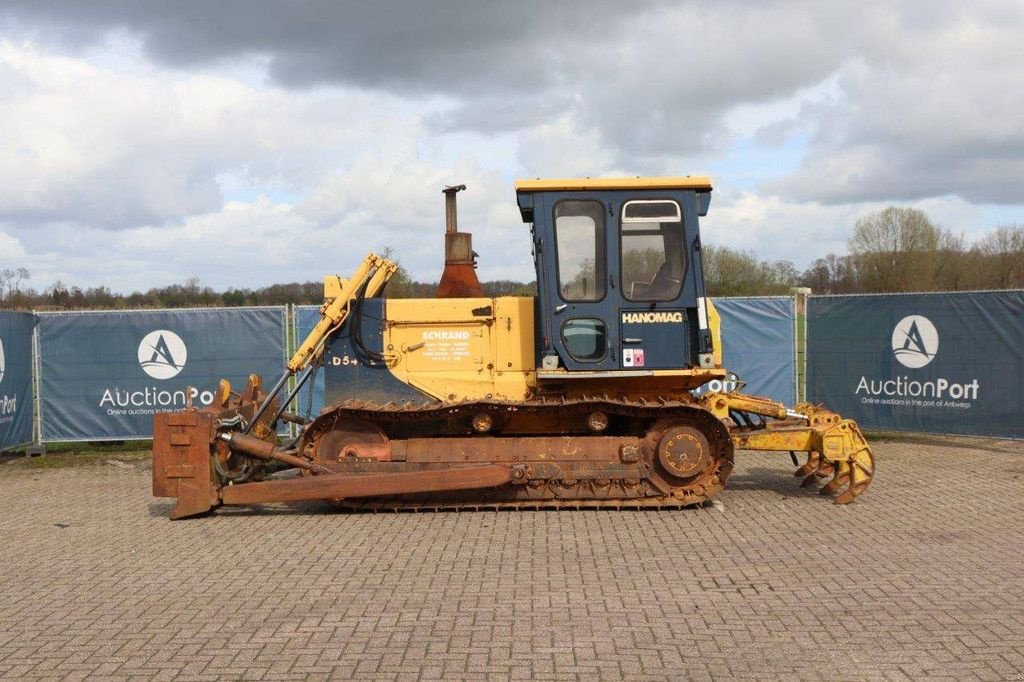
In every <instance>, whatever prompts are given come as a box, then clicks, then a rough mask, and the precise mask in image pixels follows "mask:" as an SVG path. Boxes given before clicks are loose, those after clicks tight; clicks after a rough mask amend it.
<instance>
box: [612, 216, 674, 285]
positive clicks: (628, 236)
mask: <svg viewBox="0 0 1024 682" xmlns="http://www.w3.org/2000/svg"><path fill="white" fill-rule="evenodd" d="M619 244H620V247H621V249H622V252H621V256H622V292H623V295H624V296H625V297H626V298H627V299H628V300H630V301H672V300H675V299H676V298H677V297H678V296H679V293H680V291H682V288H683V273H684V272H685V270H686V263H685V255H684V250H683V220H682V214H681V212H680V210H679V204H677V203H676V202H675V201H670V200H665V199H660V200H643V201H640V200H637V201H628V202H626V204H625V205H624V206H623V207H622V220H621V223H620V229H619Z"/></svg>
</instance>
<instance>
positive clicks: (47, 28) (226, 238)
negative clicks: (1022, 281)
mask: <svg viewBox="0 0 1024 682" xmlns="http://www.w3.org/2000/svg"><path fill="white" fill-rule="evenodd" d="M1022 28H1024V6H1022V5H1020V4H1019V3H1017V2H1014V1H1011V0H992V1H990V2H986V3H974V4H970V5H965V4H963V3H956V2H952V0H939V1H933V2H923V0H899V1H897V2H867V3H861V2H858V3H853V2H837V3H828V4H821V3H818V4H813V3H811V4H809V3H806V2H803V1H802V0H769V1H767V2H761V3H749V2H745V1H742V0H722V2H718V3H712V4H709V3H700V2H696V1H685V2H667V1H665V2H662V1H659V0H650V1H645V2H640V3H620V2H612V1H611V0H601V1H600V2H597V3H594V2H587V3H584V2H581V1H575V2H563V3H546V2H541V1H540V0H529V1H528V2H525V3H520V4H514V3H513V4H510V3H504V4H500V3H477V2H468V0H448V1H443V2H436V3H429V4H424V3H396V2H379V3H337V2H333V1H328V0H310V1H309V2H305V3H302V4H301V9H299V10H297V9H296V6H295V5H294V4H292V3H276V2H251V1H249V0H246V1H244V2H243V1H242V0H222V1H221V2H216V3H202V2H196V3H176V4H173V5H171V4H167V3H162V2H155V1H152V2H151V1H145V0H140V1H136V2H127V1H124V0H96V1H95V2H90V3H82V2H77V1H73V0H54V1H53V2H47V3H40V2H34V1H30V0H9V1H8V2H6V3H4V4H3V6H2V7H0V90H2V92H3V93H4V98H3V101H2V102H0V226H2V229H3V230H4V234H6V235H7V236H8V241H7V242H0V246H6V247H8V248H9V249H10V251H9V252H10V253H15V251H14V248H15V247H13V246H11V245H10V244H11V243H10V241H9V240H10V239H13V238H14V237H12V236H11V235H16V237H17V240H16V243H17V245H18V248H20V249H21V250H20V251H18V252H17V253H19V254H21V255H19V257H21V258H24V259H25V260H26V261H33V262H38V264H39V266H38V268H39V269H40V271H41V272H42V271H43V270H45V272H46V273H48V275H47V276H50V275H52V276H54V277H57V276H60V277H62V278H63V279H68V278H70V277H72V276H73V277H74V278H82V279H88V280H89V281H88V282H86V281H83V282H82V283H83V284H87V283H90V282H91V283H103V282H104V281H105V280H104V278H105V277H107V276H109V277H113V278H117V281H120V282H122V284H123V286H131V287H139V288H147V287H148V286H149V281H150V280H151V279H154V278H167V279H169V280H170V281H174V280H180V279H181V276H182V275H183V274H197V275H199V276H200V277H201V278H202V279H203V280H204V281H209V282H210V283H216V282H236V281H238V282H239V285H240V286H244V285H245V283H244V282H243V281H242V280H247V281H248V284H249V285H252V286H257V285H260V284H265V283H268V282H271V281H275V280H281V279H285V278H293V279H310V278H315V277H318V276H319V274H320V273H322V272H344V271H345V270H347V269H348V268H350V267H351V265H352V264H354V263H355V261H356V260H358V259H359V258H360V257H361V256H362V254H363V253H364V252H365V251H366V250H368V249H370V248H380V247H383V246H393V247H395V249H396V250H397V255H398V256H399V257H400V258H401V260H402V261H403V264H405V265H406V266H407V267H408V268H409V269H410V270H412V271H413V274H414V275H415V276H417V277H421V278H424V279H433V278H435V277H436V276H437V272H438V271H439V268H440V259H441V251H442V248H441V244H442V240H441V237H440V231H441V229H442V225H443V213H442V202H441V196H440V189H441V186H443V185H444V184H449V183H453V182H465V183H466V184H468V185H469V186H470V190H469V191H468V192H466V193H463V194H461V195H460V197H459V201H460V208H461V212H462V220H461V223H462V224H463V225H464V226H466V229H471V230H472V231H473V233H474V238H475V243H476V246H477V251H479V252H480V253H481V264H480V266H481V276H483V277H485V278H490V277H515V278H523V279H525V278H530V277H532V265H531V260H530V256H529V243H528V240H527V239H526V236H525V229H526V228H525V226H523V225H522V224H521V222H520V220H519V217H518V214H517V212H516V209H515V204H514V200H513V199H514V197H513V193H512V188H511V181H512V179H514V177H516V176H526V177H537V176H548V177H551V176H567V175H568V176H572V175H589V176H598V175H605V176H607V175H637V174H673V175H676V174H681V173H682V174H686V173H691V174H698V173H705V172H712V173H713V175H714V176H715V181H716V193H715V200H714V202H713V205H712V209H711V214H710V215H709V217H708V219H707V220H706V221H705V222H704V226H705V227H706V229H707V231H708V237H709V239H710V240H712V241H716V242H718V243H723V244H729V245H731V246H739V247H748V248H751V249H753V250H755V251H757V252H758V253H759V254H760V255H762V256H763V257H765V258H769V259H775V258H787V259H791V260H794V261H795V262H796V263H797V264H798V265H801V266H802V265H804V264H806V263H807V261H808V260H810V259H811V258H813V257H815V256H818V255H823V254H824V253H827V252H828V251H830V250H831V251H840V252H841V251H843V250H844V249H845V240H846V237H847V236H848V234H849V229H850V228H851V226H852V224H853V222H854V221H855V220H856V217H857V216H859V215H862V214H863V213H865V212H867V211H869V210H874V209H875V208H878V207H882V206H885V205H886V204H888V203H891V202H900V203H909V204H910V205H914V206H919V207H928V208H927V210H928V211H929V212H930V213H931V212H933V211H934V212H935V213H934V214H933V218H935V219H936V220H937V222H940V223H944V224H946V226H948V227H950V228H952V229H954V230H959V229H963V226H964V225H967V226H968V228H967V231H968V232H971V231H972V230H974V229H976V228H978V227H980V226H982V225H981V222H982V220H983V218H979V216H989V217H991V216H992V215H999V216H1000V219H1002V218H1003V217H1007V216H1008V217H1009V218H1008V219H1009V220H1010V221H1011V222H1012V221H1013V220H1014V219H1013V216H1014V215H1016V213H1015V212H1014V211H1015V210H1016V209H1015V208H1014V205H1018V206H1019V204H1020V203H1021V202H1022V199H1021V196H1022V195H1021V194H1020V192H1019V190H1018V189H1017V187H1016V185H1017V184H1018V183H1017V181H1016V179H1017V178H1018V177H1020V175H1021V173H1022V171H1024V167H1022V165H1024V109H1021V108H1020V107H1019V106H1018V105H1017V104H1016V100H1017V93H1019V92H1020V91H1021V90H1022V86H1024V53H1022V51H1021V49H1020V48H1019V46H1018V45H1019V35H1021V32H1022ZM983 204H984V205H985V206H987V208H986V207H984V206H982V205H983ZM991 204H996V207H995V208H994V209H993V208H992V206H991ZM112 243H113V244H114V245H115V246H116V249H114V250H111V248H112V247H111V246H110V245H111V244H112ZM153 245H157V246H156V247H154V246H153ZM219 253H223V254H224V256H223V257H222V258H220V259H218V258H215V257H214V256H215V254H219ZM236 253H237V254H238V258H235V257H234V256H233V254H236ZM62 255H63V256H66V257H65V258H63V259H62ZM112 258H117V259H118V261H117V262H118V263H119V264H120V267H121V270H120V271H118V272H112V271H111V268H110V267H109V263H110V262H111V259H112ZM97 259H98V261H99V264H97V263H94V262H93V261H95V260H97ZM103 263H106V264H107V267H106V268H104V267H103ZM34 281H38V280H37V279H35V278H34Z"/></svg>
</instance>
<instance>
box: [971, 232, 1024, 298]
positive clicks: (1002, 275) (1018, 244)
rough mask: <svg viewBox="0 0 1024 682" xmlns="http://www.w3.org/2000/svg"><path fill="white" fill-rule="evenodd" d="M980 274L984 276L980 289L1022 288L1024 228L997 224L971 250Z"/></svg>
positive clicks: (1023, 282)
mask: <svg viewBox="0 0 1024 682" xmlns="http://www.w3.org/2000/svg"><path fill="white" fill-rule="evenodd" d="M973 251H975V252H976V253H977V254H978V256H980V258H979V261H980V262H979V266H980V267H979V268H978V270H979V271H982V272H984V273H985V275H986V276H985V277H984V279H983V280H982V282H981V283H980V286H983V287H985V288H991V289H1016V288H1021V287H1024V225H1000V226H999V227H997V228H996V229H995V231H993V232H991V233H989V234H988V235H986V236H985V237H984V238H983V239H982V240H981V241H979V242H978V243H977V245H976V246H975V248H974V249H973Z"/></svg>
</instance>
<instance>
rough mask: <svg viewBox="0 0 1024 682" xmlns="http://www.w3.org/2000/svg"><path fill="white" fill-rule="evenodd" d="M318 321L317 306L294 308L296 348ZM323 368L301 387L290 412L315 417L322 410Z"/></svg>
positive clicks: (318, 312) (318, 307) (298, 306)
mask: <svg viewBox="0 0 1024 682" xmlns="http://www.w3.org/2000/svg"><path fill="white" fill-rule="evenodd" d="M319 321H320V306H318V305H297V306H295V345H296V347H298V346H299V345H300V344H301V343H302V342H303V341H304V340H305V339H306V337H307V336H309V333H310V332H311V331H313V327H315V326H316V323H317V322H319ZM324 373H325V372H324V368H323V367H320V368H319V369H318V370H317V372H316V376H315V377H313V379H312V381H307V382H306V385H305V386H303V387H302V391H300V392H299V395H298V396H297V398H296V400H297V401H298V403H299V404H298V405H293V406H292V410H293V411H298V412H299V413H300V414H309V415H312V416H314V417H315V416H317V415H318V414H320V412H321V411H323V409H324Z"/></svg>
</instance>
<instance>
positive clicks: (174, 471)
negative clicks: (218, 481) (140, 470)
mask: <svg viewBox="0 0 1024 682" xmlns="http://www.w3.org/2000/svg"><path fill="white" fill-rule="evenodd" d="M212 433H213V415H211V414H210V413H208V412H199V411H196V410H190V411H186V412H174V413H170V414H167V413H163V414H156V415H154V417H153V495H154V497H174V498H176V499H177V504H175V505H174V509H173V510H172V511H171V518H172V519H183V518H186V517H189V516H197V515H199V514H204V513H206V512H208V511H210V509H212V508H213V507H215V506H217V505H218V504H219V501H218V499H217V488H216V486H215V485H214V481H213V472H212V471H211V468H210V436H211V434H212Z"/></svg>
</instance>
